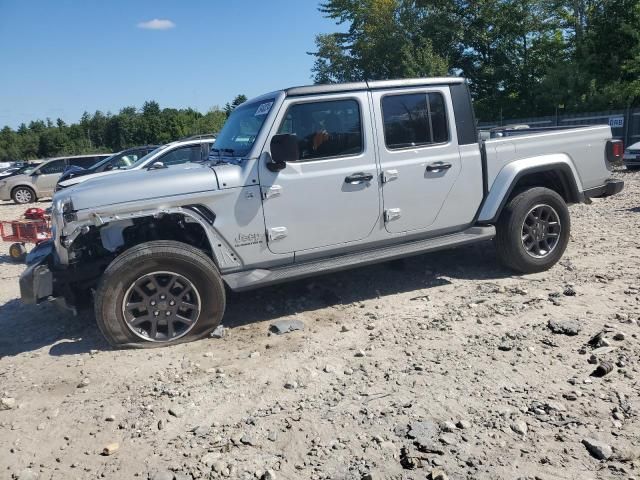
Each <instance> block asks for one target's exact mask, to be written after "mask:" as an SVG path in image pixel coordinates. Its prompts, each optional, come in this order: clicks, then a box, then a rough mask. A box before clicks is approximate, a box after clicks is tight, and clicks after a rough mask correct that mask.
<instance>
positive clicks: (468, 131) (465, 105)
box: [449, 83, 478, 145]
mask: <svg viewBox="0 0 640 480" xmlns="http://www.w3.org/2000/svg"><path fill="white" fill-rule="evenodd" d="M449 91H450V92H451V101H452V102H453V115H454V117H455V121H456V130H457V131H458V145H472V144H474V143H478V130H477V128H476V119H475V115H474V112H473V105H472V104H471V93H470V92H469V87H468V86H467V84H466V83H457V84H455V85H449Z"/></svg>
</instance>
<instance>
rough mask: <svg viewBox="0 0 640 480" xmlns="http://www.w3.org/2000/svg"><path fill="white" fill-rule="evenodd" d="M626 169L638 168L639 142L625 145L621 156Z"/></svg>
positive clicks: (639, 162)
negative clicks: (625, 147)
mask: <svg viewBox="0 0 640 480" xmlns="http://www.w3.org/2000/svg"><path fill="white" fill-rule="evenodd" d="M622 161H623V162H624V165H625V167H627V170H640V142H636V143H634V144H632V145H630V146H628V147H627V149H626V150H625V151H624V157H622Z"/></svg>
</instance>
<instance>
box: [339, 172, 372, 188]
mask: <svg viewBox="0 0 640 480" xmlns="http://www.w3.org/2000/svg"><path fill="white" fill-rule="evenodd" d="M371 180H373V175H371V174H370V173H364V172H358V173H352V174H351V175H349V176H348V177H346V178H345V179H344V181H345V183H350V184H352V185H360V184H361V183H364V182H370V181H371Z"/></svg>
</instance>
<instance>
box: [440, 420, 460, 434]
mask: <svg viewBox="0 0 640 480" xmlns="http://www.w3.org/2000/svg"><path fill="white" fill-rule="evenodd" d="M440 428H441V429H442V431H444V432H455V431H456V424H455V423H453V422H449V421H446V422H442V424H440Z"/></svg>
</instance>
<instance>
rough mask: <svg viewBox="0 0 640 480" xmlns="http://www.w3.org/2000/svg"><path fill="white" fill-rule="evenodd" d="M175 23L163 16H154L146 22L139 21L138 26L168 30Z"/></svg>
mask: <svg viewBox="0 0 640 480" xmlns="http://www.w3.org/2000/svg"><path fill="white" fill-rule="evenodd" d="M175 26H176V24H175V23H173V22H172V21H171V20H167V19H164V18H154V19H153V20H149V21H148V22H140V23H139V24H138V28H144V29H145V30H169V29H170V28H175Z"/></svg>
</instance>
